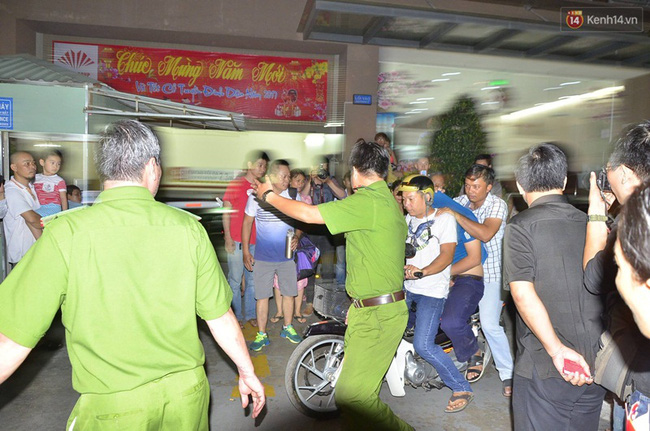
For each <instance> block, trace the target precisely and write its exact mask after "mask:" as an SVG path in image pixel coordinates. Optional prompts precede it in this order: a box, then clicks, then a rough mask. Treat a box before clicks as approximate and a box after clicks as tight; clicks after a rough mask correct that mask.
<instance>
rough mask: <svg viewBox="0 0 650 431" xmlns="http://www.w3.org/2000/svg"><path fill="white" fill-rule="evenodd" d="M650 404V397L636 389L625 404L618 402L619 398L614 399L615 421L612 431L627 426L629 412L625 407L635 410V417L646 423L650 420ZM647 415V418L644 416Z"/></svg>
mask: <svg viewBox="0 0 650 431" xmlns="http://www.w3.org/2000/svg"><path fill="white" fill-rule="evenodd" d="M649 406H650V397H648V396H646V395H644V394H643V393H642V392H640V391H634V392H633V393H632V394H631V395H630V397H629V398H628V400H627V402H626V403H625V406H623V405H622V404H619V403H618V399H616V400H614V415H613V416H614V421H613V424H612V431H624V430H625V426H626V423H625V422H626V420H627V417H626V416H627V414H626V413H625V409H626V408H627V409H628V410H631V411H633V413H632V414H633V415H634V416H635V417H634V419H636V420H637V421H643V422H645V423H646V424H647V423H648V421H649V420H650V416H648V415H649V412H648V407H649ZM644 416H645V418H644Z"/></svg>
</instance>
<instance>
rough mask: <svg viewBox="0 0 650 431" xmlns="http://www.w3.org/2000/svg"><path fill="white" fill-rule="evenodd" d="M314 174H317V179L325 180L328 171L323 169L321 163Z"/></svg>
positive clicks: (328, 174)
mask: <svg viewBox="0 0 650 431" xmlns="http://www.w3.org/2000/svg"><path fill="white" fill-rule="evenodd" d="M316 176H317V177H318V178H319V179H321V180H323V181H325V180H326V179H327V178H328V177H329V176H330V173H329V171H328V170H327V169H325V168H324V167H323V165H320V166H319V167H318V170H317V171H316Z"/></svg>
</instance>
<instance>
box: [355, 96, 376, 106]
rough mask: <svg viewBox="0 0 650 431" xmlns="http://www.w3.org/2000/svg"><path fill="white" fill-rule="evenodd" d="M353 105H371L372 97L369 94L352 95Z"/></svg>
mask: <svg viewBox="0 0 650 431" xmlns="http://www.w3.org/2000/svg"><path fill="white" fill-rule="evenodd" d="M352 104H353V105H372V96H371V95H370V94H354V95H353V96H352Z"/></svg>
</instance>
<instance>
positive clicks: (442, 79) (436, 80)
mask: <svg viewBox="0 0 650 431" xmlns="http://www.w3.org/2000/svg"><path fill="white" fill-rule="evenodd" d="M444 81H449V78H438V79H432V80H431V82H444Z"/></svg>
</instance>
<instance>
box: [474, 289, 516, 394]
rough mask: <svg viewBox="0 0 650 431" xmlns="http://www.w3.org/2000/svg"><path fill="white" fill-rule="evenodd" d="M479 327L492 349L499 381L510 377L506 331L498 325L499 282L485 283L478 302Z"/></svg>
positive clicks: (501, 306)
mask: <svg viewBox="0 0 650 431" xmlns="http://www.w3.org/2000/svg"><path fill="white" fill-rule="evenodd" d="M478 307H479V316H480V318H481V327H482V328H483V333H484V334H485V338H486V340H487V342H488V345H489V346H490V350H492V357H493V358H494V365H495V366H496V367H497V370H498V371H499V378H500V379H501V381H503V380H506V379H512V369H513V363H512V353H510V343H509V342H508V337H506V331H504V330H503V327H502V326H501V325H499V319H500V318H501V310H502V309H503V301H502V300H501V282H499V281H497V282H493V281H492V282H489V283H487V282H486V283H485V290H484V291H483V299H481V302H479V303H478Z"/></svg>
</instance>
